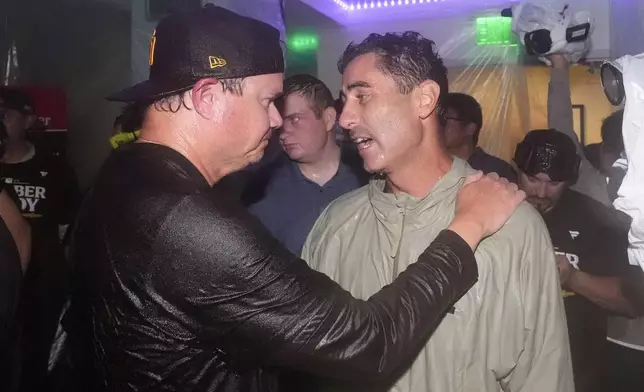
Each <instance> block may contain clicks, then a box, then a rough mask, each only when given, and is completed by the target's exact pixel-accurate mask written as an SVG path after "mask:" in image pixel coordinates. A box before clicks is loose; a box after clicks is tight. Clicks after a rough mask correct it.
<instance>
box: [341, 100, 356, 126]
mask: <svg viewBox="0 0 644 392" xmlns="http://www.w3.org/2000/svg"><path fill="white" fill-rule="evenodd" d="M338 123H339V124H340V126H341V127H342V128H343V129H345V130H351V129H353V128H355V127H356V125H357V124H358V121H357V116H356V115H355V113H354V112H353V110H351V109H350V108H348V107H347V106H346V105H345V107H344V109H343V110H342V114H341V115H340V121H338Z"/></svg>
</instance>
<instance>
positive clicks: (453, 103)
mask: <svg viewBox="0 0 644 392" xmlns="http://www.w3.org/2000/svg"><path fill="white" fill-rule="evenodd" d="M443 108H444V109H445V111H447V110H448V109H452V110H454V111H455V112H456V116H457V117H458V120H459V121H462V122H464V123H466V124H469V123H473V124H474V125H475V126H476V131H474V135H472V139H473V141H474V145H475V146H477V145H478V144H479V134H480V133H481V128H482V127H483V110H482V109H481V105H480V104H479V103H478V101H477V100H476V98H474V97H473V96H471V95H467V94H463V93H448V94H447V95H446V96H445V99H444V100H443Z"/></svg>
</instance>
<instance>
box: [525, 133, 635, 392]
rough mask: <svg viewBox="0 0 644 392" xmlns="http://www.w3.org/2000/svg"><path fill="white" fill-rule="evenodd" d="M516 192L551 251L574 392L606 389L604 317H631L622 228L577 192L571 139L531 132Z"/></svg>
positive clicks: (577, 161)
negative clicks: (532, 211)
mask: <svg viewBox="0 0 644 392" xmlns="http://www.w3.org/2000/svg"><path fill="white" fill-rule="evenodd" d="M514 162H515V163H516V165H517V167H518V169H519V180H518V184H519V188H520V189H522V190H523V191H524V192H525V193H526V195H527V200H528V201H529V202H530V203H531V204H532V205H533V206H534V207H535V208H536V209H537V210H538V211H539V212H540V213H541V214H542V216H543V219H544V221H545V222H546V226H547V227H548V231H549V233H550V237H551V239H552V243H553V246H554V249H555V253H556V255H557V256H556V260H557V267H558V268H559V275H560V281H561V287H562V295H563V297H564V304H565V306H566V314H567V320H568V333H569V335H570V346H571V353H572V361H573V373H574V376H575V391H577V392H592V391H598V392H599V391H603V390H602V389H601V387H600V384H599V381H600V380H601V379H602V378H601V375H602V371H603V370H604V368H603V367H602V365H601V364H602V360H603V359H604V358H605V351H604V349H605V344H606V324H607V314H608V312H617V313H621V314H627V315H628V314H631V315H635V314H636V313H637V310H636V309H634V307H633V305H632V303H633V302H631V301H629V300H628V299H627V298H626V297H625V296H624V294H622V291H623V290H622V283H623V282H622V279H621V274H622V272H623V271H624V270H625V269H626V268H627V267H628V258H627V254H626V249H627V247H628V238H627V234H626V232H625V231H621V232H620V231H619V230H617V229H616V228H615V227H614V225H613V224H612V223H611V222H614V220H613V219H614V218H613V217H611V214H615V211H613V210H612V209H610V208H609V207H606V206H604V205H603V204H602V203H600V202H598V201H596V200H594V199H592V198H590V197H588V196H585V195H582V194H581V193H578V192H576V191H574V190H572V189H570V187H571V186H572V185H574V184H575V182H576V180H577V177H578V173H579V164H580V158H579V156H578V155H577V149H576V146H575V144H574V142H573V141H572V140H571V139H570V138H569V137H568V136H567V135H565V134H563V133H560V132H557V131H555V130H548V129H546V130H534V131H531V132H529V133H528V134H527V135H526V137H525V138H524V140H523V141H522V142H521V143H519V144H518V145H517V148H516V151H515V154H514Z"/></svg>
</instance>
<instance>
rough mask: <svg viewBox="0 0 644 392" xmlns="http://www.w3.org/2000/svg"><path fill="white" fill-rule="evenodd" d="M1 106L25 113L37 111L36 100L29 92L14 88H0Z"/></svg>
mask: <svg viewBox="0 0 644 392" xmlns="http://www.w3.org/2000/svg"><path fill="white" fill-rule="evenodd" d="M0 108H4V109H12V110H15V111H17V112H20V113H22V114H24V115H30V114H34V113H36V108H35V106H34V102H33V100H32V99H31V97H30V96H29V94H27V93H25V92H24V91H20V90H16V89H13V88H2V89H0Z"/></svg>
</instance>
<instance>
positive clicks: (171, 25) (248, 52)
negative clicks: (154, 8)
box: [108, 4, 284, 102]
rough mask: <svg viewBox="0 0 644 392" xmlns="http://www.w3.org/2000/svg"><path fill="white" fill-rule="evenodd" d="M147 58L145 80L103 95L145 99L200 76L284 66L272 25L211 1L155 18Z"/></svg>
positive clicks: (236, 75) (253, 73) (274, 69)
mask: <svg viewBox="0 0 644 392" xmlns="http://www.w3.org/2000/svg"><path fill="white" fill-rule="evenodd" d="M148 60H149V61H148V63H149V64H150V77H149V78H148V80H147V81H145V82H143V83H139V84H138V85H136V86H133V87H130V88H129V89H125V90H123V91H121V92H119V93H117V94H114V95H112V96H111V97H109V98H108V99H109V100H112V101H122V102H151V101H154V100H157V99H160V98H163V97H165V96H168V95H171V94H176V93H178V92H181V91H185V90H187V89H190V88H191V87H192V86H194V85H195V83H197V82H198V81H199V80H200V79H204V78H217V79H234V78H244V77H250V76H256V75H266V74H273V73H283V72H284V57H283V54H282V46H281V43H280V33H279V31H278V30H277V29H276V28H274V27H272V26H270V25H269V24H266V23H264V22H261V21H258V20H255V19H252V18H248V17H245V16H241V15H238V14H236V13H234V12H232V11H230V10H227V9H225V8H222V7H217V6H213V5H212V4H207V5H206V6H204V7H203V8H200V9H197V10H189V11H185V12H181V13H176V14H172V15H170V16H168V17H167V18H165V19H163V20H162V21H161V22H159V24H158V25H157V27H156V29H155V30H154V32H153V34H152V38H151V39H150V48H149V59H148Z"/></svg>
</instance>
